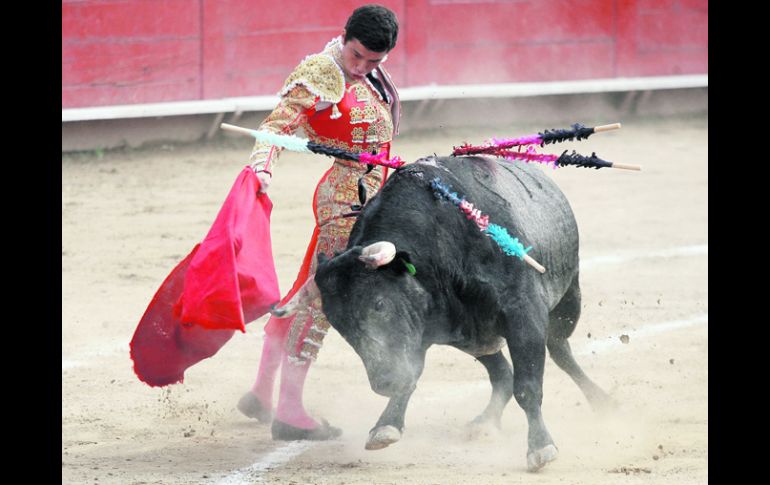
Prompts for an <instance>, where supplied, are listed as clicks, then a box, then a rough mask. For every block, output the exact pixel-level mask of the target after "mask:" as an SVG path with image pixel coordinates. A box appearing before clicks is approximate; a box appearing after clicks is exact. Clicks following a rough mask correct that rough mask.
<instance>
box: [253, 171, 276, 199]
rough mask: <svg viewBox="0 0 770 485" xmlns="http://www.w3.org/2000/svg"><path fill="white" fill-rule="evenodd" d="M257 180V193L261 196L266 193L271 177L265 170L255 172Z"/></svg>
mask: <svg viewBox="0 0 770 485" xmlns="http://www.w3.org/2000/svg"><path fill="white" fill-rule="evenodd" d="M257 179H259V191H260V192H261V193H263V194H264V193H266V192H267V188H268V187H269V186H270V181H271V180H272V179H273V175H272V174H271V173H270V172H268V171H266V170H260V171H259V172H257Z"/></svg>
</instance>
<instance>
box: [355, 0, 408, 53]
mask: <svg viewBox="0 0 770 485" xmlns="http://www.w3.org/2000/svg"><path fill="white" fill-rule="evenodd" d="M396 38H398V19H397V18H396V14H395V13H393V12H392V11H391V10H389V9H387V8H385V7H383V6H382V5H376V4H369V5H364V6H363V7H358V8H357V9H355V10H353V13H352V14H351V15H350V18H348V21H347V23H346V24H345V42H347V41H349V40H350V39H357V40H358V41H359V42H360V43H361V44H363V46H364V47H366V48H367V49H369V50H370V51H373V52H388V51H390V50H391V49H393V47H395V46H396Z"/></svg>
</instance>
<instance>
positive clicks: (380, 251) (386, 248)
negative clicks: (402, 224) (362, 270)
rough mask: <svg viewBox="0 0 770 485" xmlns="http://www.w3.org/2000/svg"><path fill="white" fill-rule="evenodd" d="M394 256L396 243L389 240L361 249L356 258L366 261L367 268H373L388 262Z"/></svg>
mask: <svg viewBox="0 0 770 485" xmlns="http://www.w3.org/2000/svg"><path fill="white" fill-rule="evenodd" d="M395 257H396V245H395V244H393V243H392V242H389V241H380V242H376V243H374V244H370V245H368V246H366V247H365V248H364V249H362V250H361V256H359V257H358V259H360V260H361V261H363V262H364V263H366V266H367V267H368V268H370V269H375V268H378V267H380V266H382V265H384V264H388V263H390V262H391V261H393V258H395Z"/></svg>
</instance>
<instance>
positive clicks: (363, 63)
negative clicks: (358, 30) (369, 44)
mask: <svg viewBox="0 0 770 485" xmlns="http://www.w3.org/2000/svg"><path fill="white" fill-rule="evenodd" d="M344 38H345V37H344V36H343V44H342V69H343V70H344V71H345V74H347V75H348V77H350V78H353V79H363V77H364V76H366V75H367V74H369V73H370V72H372V71H373V70H374V68H375V67H377V66H379V65H380V63H381V62H382V61H384V60H385V58H386V57H387V55H388V53H387V52H375V51H370V50H369V49H367V48H366V47H364V45H363V44H362V43H361V42H359V41H358V39H356V38H352V39H350V40H349V41H347V42H345V41H344Z"/></svg>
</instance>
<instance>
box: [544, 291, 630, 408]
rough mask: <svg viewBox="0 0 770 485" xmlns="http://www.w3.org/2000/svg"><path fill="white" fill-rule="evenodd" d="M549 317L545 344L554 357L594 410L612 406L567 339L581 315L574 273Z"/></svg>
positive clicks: (613, 404) (607, 396) (611, 401)
mask: <svg viewBox="0 0 770 485" xmlns="http://www.w3.org/2000/svg"><path fill="white" fill-rule="evenodd" d="M549 318H550V322H549V325H550V327H549V328H548V341H547V343H546V345H547V347H548V352H549V353H550V354H551V358H552V359H553V361H554V362H555V363H556V365H558V366H559V368H561V369H562V370H563V371H564V372H566V373H567V374H568V375H569V376H570V377H571V378H572V380H573V381H575V384H577V385H578V387H579V388H580V390H581V391H582V392H583V395H584V396H585V397H586V399H588V402H589V404H590V405H591V408H593V410H594V411H597V412H606V411H609V410H611V409H613V408H614V407H615V403H614V401H613V400H612V399H611V398H610V397H609V395H607V393H606V392H604V391H603V390H602V389H601V388H600V387H599V386H597V385H596V384H595V383H594V382H593V381H592V380H591V379H589V378H588V376H587V375H586V374H585V373H584V372H583V369H581V368H580V365H579V364H578V363H577V362H576V361H575V358H574V357H573V355H572V349H571V348H570V345H569V341H568V340H567V338H568V337H569V336H570V335H572V332H573V331H574V329H575V326H576V325H577V322H578V319H579V318H580V287H579V286H578V278H577V276H575V279H574V280H573V281H572V285H570V288H569V289H568V290H567V293H566V294H565V295H564V297H562V299H561V301H560V302H559V304H558V305H556V307H555V308H554V309H553V310H551V313H550V315H549Z"/></svg>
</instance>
